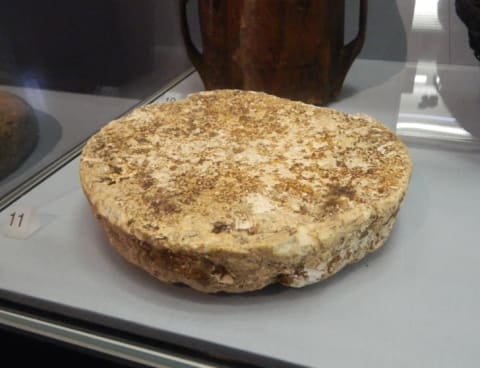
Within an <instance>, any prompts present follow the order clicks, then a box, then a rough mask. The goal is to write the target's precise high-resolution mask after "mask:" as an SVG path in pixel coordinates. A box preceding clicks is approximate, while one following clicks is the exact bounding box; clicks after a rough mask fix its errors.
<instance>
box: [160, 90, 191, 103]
mask: <svg viewBox="0 0 480 368" xmlns="http://www.w3.org/2000/svg"><path fill="white" fill-rule="evenodd" d="M184 98H185V94H184V93H180V92H171V91H169V92H167V93H165V94H164V95H162V96H160V97H159V98H158V100H156V101H155V102H174V101H178V100H182V99H184Z"/></svg>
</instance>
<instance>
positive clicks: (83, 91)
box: [0, 0, 190, 199]
mask: <svg viewBox="0 0 480 368" xmlns="http://www.w3.org/2000/svg"><path fill="white" fill-rule="evenodd" d="M189 67H190V63H189V61H188V59H187V57H186V54H185V52H184V49H183V45H182V40H181V36H180V31H179V25H178V21H177V1H176V0H162V1H154V0H141V1H120V0H104V1H96V0H86V1H81V2H73V3H72V2H59V1H52V0H46V1H35V0H18V1H11V2H8V5H7V4H5V3H4V2H3V3H2V5H0V93H1V92H3V96H4V100H0V104H1V105H0V124H3V125H4V126H7V125H11V126H9V127H7V128H5V129H2V127H0V139H1V140H2V141H1V143H0V145H1V146H3V149H2V150H0V155H1V156H2V157H0V166H1V165H2V163H3V165H4V166H7V161H8V162H9V164H8V166H9V167H8V168H7V169H8V170H5V171H4V170H2V167H0V173H2V174H1V175H0V199H1V198H2V197H3V196H4V195H5V194H6V193H8V192H10V191H11V190H13V189H14V188H15V187H17V186H18V185H20V184H21V183H23V182H25V181H26V180H28V179H29V178H30V177H31V176H32V175H34V174H35V173H37V172H39V171H40V170H42V169H43V168H45V167H47V166H48V165H49V164H51V163H52V162H55V161H56V160H57V159H58V158H60V157H61V156H62V155H64V154H65V153H66V152H68V151H69V150H71V149H72V148H73V147H75V146H76V145H78V144H79V143H80V142H82V141H83V140H85V139H86V138H88V137H89V136H90V135H91V134H92V133H94V132H95V131H96V130H98V129H99V128H100V127H101V126H102V125H104V124H105V123H107V122H108V121H110V120H112V119H113V118H115V117H117V116H119V115H120V114H122V113H123V112H125V111H126V110H128V109H129V108H130V107H132V106H133V105H135V104H136V103H138V102H139V101H141V100H142V99H144V98H146V97H147V96H149V95H151V94H152V93H153V92H155V91H157V90H159V89H160V88H161V87H162V86H164V85H165V84H166V83H168V82H169V81H171V80H172V79H173V78H175V77H176V76H177V75H179V74H181V73H182V72H184V71H185V70H187V69H188V68H189ZM5 93H8V95H7V94H5ZM12 96H15V97H20V98H21V99H23V100H24V102H26V104H27V105H28V106H29V107H30V108H31V109H32V110H31V113H30V114H27V115H28V116H27V117H26V119H27V120H28V126H29V127H28V128H27V127H26V124H27V123H26V122H25V121H23V120H22V119H23V118H22V117H18V116H17V118H16V119H17V120H19V121H18V122H12V123H10V122H7V121H2V119H4V120H5V119H10V118H11V115H12V114H15V112H12V108H13V107H12V106H11V105H7V101H6V100H5V99H7V98H8V99H11V98H14V97H12ZM1 101H3V102H1ZM2 106H3V107H2ZM15 106H16V107H17V109H18V108H19V107H18V105H15ZM7 123H8V124H7ZM22 129H23V133H22ZM14 131H17V133H15V134H19V135H21V136H19V142H24V143H23V144H20V145H17V144H12V138H11V134H14V133H13V132H14ZM22 134H23V135H22ZM2 135H3V136H2ZM27 135H28V136H29V137H28V138H27ZM9 137H10V138H9ZM8 140H9V141H8ZM32 141H36V144H35V146H34V148H32V149H27V148H28V144H29V143H28V142H32ZM9 142H10V143H9ZM13 161H15V163H14V164H10V163H11V162H13ZM7 171H8V172H7Z"/></svg>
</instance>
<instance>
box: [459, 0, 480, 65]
mask: <svg viewBox="0 0 480 368" xmlns="http://www.w3.org/2000/svg"><path fill="white" fill-rule="evenodd" d="M455 6H456V10H457V14H458V16H459V17H460V19H461V20H462V21H463V23H465V25H466V26H467V28H468V37H469V42H470V47H471V48H472V49H473V52H474V54H475V57H476V58H477V59H478V60H480V0H456V2H455Z"/></svg>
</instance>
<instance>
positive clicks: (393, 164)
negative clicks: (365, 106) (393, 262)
mask: <svg viewBox="0 0 480 368" xmlns="http://www.w3.org/2000/svg"><path fill="white" fill-rule="evenodd" d="M411 170H412V165H411V161H410V158H409V155H408V151H407V149H406V147H405V145H404V144H403V143H402V142H401V141H400V140H399V139H398V138H397V137H396V136H395V135H394V134H393V133H392V132H391V131H389V130H388V129H387V128H386V127H385V126H384V125H382V124H381V123H378V122H376V121H375V120H374V119H372V118H370V117H368V116H365V115H347V114H344V113H341V112H337V111H334V110H332V109H328V108H321V107H315V106H312V105H307V104H304V103H301V102H292V101H289V100H286V99H282V98H278V97H274V96H270V95H267V94H264V93H260V92H247V91H238V90H217V91H208V92H200V93H196V94H192V95H190V96H189V97H188V98H186V99H185V100H181V101H176V102H166V103H162V104H152V105H147V106H143V107H140V108H138V109H136V110H134V111H132V112H131V113H130V114H128V115H126V116H124V117H122V118H120V119H118V120H115V121H112V122H111V123H109V124H108V125H106V126H105V127H104V128H103V129H101V130H100V131H99V132H98V133H97V134H95V135H94V136H92V137H91V138H90V140H89V141H88V142H87V144H86V146H85V147H84V150H83V153H82V156H81V163H80V177H81V182H82V186H83V190H84V192H85V194H86V197H87V198H88V200H89V202H90V204H91V207H92V209H93V212H94V213H95V215H96V217H97V218H98V219H99V221H100V223H101V224H102V226H103V228H104V229H105V231H106V233H107V235H108V238H109V240H110V243H111V245H112V246H113V247H114V248H115V249H116V250H117V251H118V252H119V253H120V254H121V255H122V256H123V257H125V259H127V260H128V261H129V262H131V263H133V264H135V265H137V266H139V267H141V268H143V269H144V270H146V271H148V272H149V273H150V274H152V275H153V276H155V277H157V278H158V279H160V280H162V281H165V282H169V283H183V284H186V285H189V286H191V287H192V288H194V289H197V290H200V291H204V292H219V291H226V292H244V291H250V290H256V289H260V288H263V287H265V286H266V285H269V284H272V283H281V284H283V285H287V286H292V287H302V286H305V285H308V284H311V283H315V282H318V281H320V280H323V279H325V278H327V277H329V276H331V275H333V274H335V273H336V272H338V271H339V270H340V269H342V268H343V267H344V266H346V265H348V264H350V263H352V262H356V261H358V260H360V259H362V258H363V257H364V256H365V255H366V254H368V253H370V252H372V251H374V250H376V249H378V248H379V247H380V246H381V245H382V244H383V243H384V242H385V240H386V239H387V238H388V236H389V234H390V231H391V229H392V227H393V225H394V222H395V218H396V215H397V213H398V210H399V208H400V205H401V203H402V200H403V198H404V196H405V193H406V191H407V187H408V183H409V179H410V175H411Z"/></svg>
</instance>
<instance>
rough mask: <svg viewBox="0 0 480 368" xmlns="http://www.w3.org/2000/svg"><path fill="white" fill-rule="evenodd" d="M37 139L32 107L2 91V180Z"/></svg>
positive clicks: (0, 153) (33, 145) (0, 129)
mask: <svg viewBox="0 0 480 368" xmlns="http://www.w3.org/2000/svg"><path fill="white" fill-rule="evenodd" d="M37 140H38V129H37V125H36V123H35V121H34V117H33V112H32V108H31V107H30V106H29V105H28V104H27V103H26V102H25V101H23V100H22V99H21V98H19V97H17V96H15V95H13V94H11V93H8V92H4V91H0V180H1V179H3V178H5V177H6V176H7V175H8V174H10V173H11V172H12V171H14V170H15V169H16V168H17V167H18V166H19V165H20V164H21V162H22V161H23V160H24V159H25V158H26V157H27V156H28V154H29V153H30V152H31V151H32V150H33V148H34V147H35V144H36V143H37Z"/></svg>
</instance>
